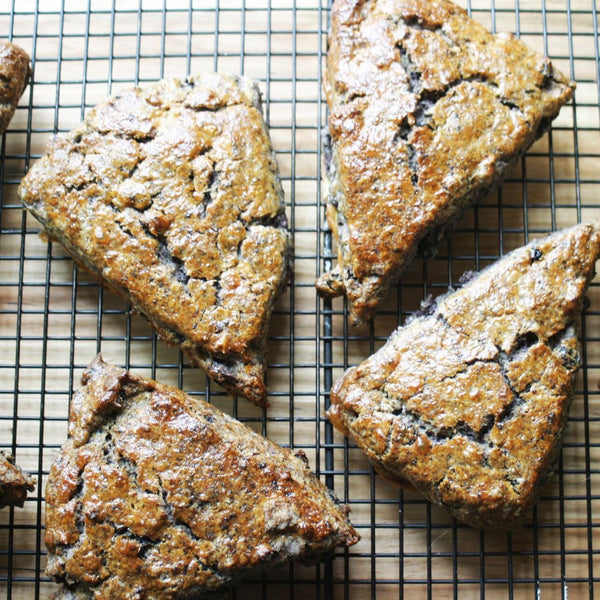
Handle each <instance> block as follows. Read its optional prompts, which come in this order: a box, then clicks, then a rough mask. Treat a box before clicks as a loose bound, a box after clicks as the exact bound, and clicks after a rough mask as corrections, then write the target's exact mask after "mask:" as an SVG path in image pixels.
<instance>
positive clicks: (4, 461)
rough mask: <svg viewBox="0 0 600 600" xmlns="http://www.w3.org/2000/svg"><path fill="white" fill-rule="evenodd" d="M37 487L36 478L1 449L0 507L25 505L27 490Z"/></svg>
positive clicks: (30, 490)
mask: <svg viewBox="0 0 600 600" xmlns="http://www.w3.org/2000/svg"><path fill="white" fill-rule="evenodd" d="M34 487H35V478H34V477H32V476H31V475H29V473H27V472H25V471H24V470H23V469H22V468H21V467H19V465H17V464H16V462H15V459H14V457H13V456H12V455H10V454H8V453H7V452H3V451H0V508H4V507H5V506H19V507H21V508H22V507H23V504H24V503H25V499H26V498H27V492H32V491H33V489H34Z"/></svg>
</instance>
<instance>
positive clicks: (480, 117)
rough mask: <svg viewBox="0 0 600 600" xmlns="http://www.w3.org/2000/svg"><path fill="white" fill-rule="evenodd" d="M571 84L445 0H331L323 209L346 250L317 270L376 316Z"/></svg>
mask: <svg viewBox="0 0 600 600" xmlns="http://www.w3.org/2000/svg"><path fill="white" fill-rule="evenodd" d="M573 87H574V84H573V83H570V82H569V81H568V80H567V79H566V78H565V77H564V76H563V75H562V74H561V73H559V72H558V71H557V70H556V69H554V67H553V66H552V63H551V62H550V61H549V60H548V59H547V58H545V57H543V56H540V55H538V54H536V53H535V52H532V51H531V50H530V49H529V48H527V46H525V45H524V44H523V43H521V42H520V41H519V40H517V39H516V38H514V37H513V36H508V35H497V36H494V35H492V34H490V33H489V32H488V31H486V30H485V28H484V27H483V26H482V25H480V24H479V23H477V22H475V21H473V20H472V19H470V18H469V17H468V15H467V13H466V12H465V11H464V10H463V9H461V8H459V7H458V6H456V5H454V4H452V3H451V2H448V1H445V0H433V1H431V0H385V1H384V0H335V2H334V4H333V8H332V13H331V32H330V35H329V49H328V53H327V70H326V73H325V79H324V89H325V94H326V97H327V103H328V106H329V111H330V116H329V131H328V134H327V135H326V144H325V146H326V147H325V153H324V156H325V161H324V162H325V174H326V178H327V179H328V180H329V181H328V182H329V194H328V207H327V218H328V222H329V225H330V227H331V230H332V232H333V235H334V237H335V238H336V240H337V244H338V263H337V266H336V267H335V268H334V269H333V270H332V271H331V272H329V273H325V274H324V275H323V276H322V277H321V278H320V279H319V281H318V282H317V288H318V290H319V291H320V293H321V294H323V295H325V296H337V295H341V294H344V293H345V294H346V295H347V297H348V300H349V303H350V311H351V319H352V322H353V323H355V324H356V323H360V322H363V321H366V320H368V319H370V318H371V317H372V316H373V314H374V312H375V310H376V308H377V305H378V303H379V302H380V300H381V299H382V298H383V297H384V296H385V295H386V294H387V293H388V291H389V289H390V287H391V286H392V285H394V284H395V283H396V282H397V281H398V279H399V278H400V276H401V274H402V272H403V271H404V270H405V268H406V267H407V266H408V265H409V263H410V262H411V261H412V259H413V258H414V256H415V254H416V253H417V251H418V250H421V251H423V252H424V251H425V250H426V249H427V248H428V247H431V246H432V245H433V244H435V243H436V242H437V241H438V238H439V237H440V235H441V234H442V232H443V230H444V229H445V228H448V227H449V226H450V225H451V223H452V222H453V221H455V220H456V219H457V218H458V217H459V216H460V215H461V213H462V212H463V210H464V209H465V208H466V207H467V206H469V205H470V204H471V203H473V202H474V201H476V200H478V199H479V198H480V197H481V196H483V195H484V194H485V193H486V192H488V191H489V190H490V188H492V187H493V186H495V185H497V184H498V183H499V182H500V180H501V178H502V176H503V174H504V173H505V172H506V170H507V167H509V166H510V165H512V164H513V163H514V162H516V160H517V159H518V158H519V157H520V156H521V155H522V154H523V153H524V152H525V150H526V149H527V148H528V147H529V146H530V145H531V144H532V142H533V141H534V140H535V139H536V138H537V137H539V136H540V135H542V133H543V132H544V131H545V130H546V129H547V128H548V126H549V124H550V122H551V121H552V119H554V117H556V115H557V114H558V112H559V110H560V108H561V106H562V105H563V104H564V103H565V102H567V101H568V100H569V99H570V98H571V95H572V88H573Z"/></svg>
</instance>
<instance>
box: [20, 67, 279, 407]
mask: <svg viewBox="0 0 600 600" xmlns="http://www.w3.org/2000/svg"><path fill="white" fill-rule="evenodd" d="M19 193H20V196H21V199H22V200H23V202H24V204H25V206H26V207H27V208H28V209H29V210H30V211H31V212H32V213H33V215H34V216H35V217H36V218H37V219H38V220H39V221H41V223H42V224H43V225H44V227H45V228H46V230H47V232H48V233H49V235H50V236H51V237H52V238H55V239H57V240H58V241H59V242H60V243H61V244H62V245H63V246H64V247H65V248H66V249H67V250H68V251H69V252H70V253H71V254H72V255H73V256H74V258H75V259H76V260H77V261H78V262H79V263H81V264H82V265H83V266H84V267H86V268H87V269H89V270H90V271H91V272H92V273H93V274H95V275H96V276H97V277H98V278H100V280H101V281H102V282H104V283H105V284H106V285H107V286H108V287H109V288H111V289H112V290H114V291H115V292H117V293H119V294H121V295H123V296H124V297H126V298H127V299H128V300H129V301H130V302H131V303H132V305H133V306H134V308H135V309H136V310H137V311H138V312H140V313H141V314H143V315H144V316H145V317H146V318H147V319H148V320H149V321H150V322H151V323H152V325H153V326H154V327H155V329H156V330H157V332H158V333H159V335H160V337H161V338H162V339H163V340H164V341H166V342H167V343H169V344H171V345H177V346H179V347H180V348H181V349H182V350H183V351H184V352H186V353H187V355H188V356H189V357H190V359H191V360H192V362H194V363H195V364H197V365H199V366H200V367H202V368H203V369H204V370H205V371H206V372H207V373H208V375H209V376H210V377H212V378H213V379H214V380H215V381H217V382H218V383H220V384H221V385H223V387H225V388H226V389H227V390H228V391H229V392H231V393H233V394H235V395H241V396H245V397H246V398H248V399H250V400H252V401H254V402H256V403H257V404H262V405H264V404H266V387H265V382H264V372H265V357H264V351H265V342H266V335H267V328H268V323H269V319H270V316H271V313H272V310H273V305H274V303H275V300H276V299H277V297H278V296H279V295H280V293H281V292H282V290H283V288H284V286H285V285H286V283H287V279H288V272H289V260H290V256H291V246H290V236H289V233H288V231H287V222H286V217H285V206H284V201H283V192H282V188H281V184H280V181H279V176H278V170H277V164H276V161H275V156H274V154H273V150H272V147H271V143H270V140H269V137H268V133H267V130H266V126H265V123H264V120H263V116H262V113H261V109H260V96H259V91H258V88H257V87H256V86H255V84H254V83H253V82H252V81H250V80H249V79H246V78H243V77H240V78H237V77H226V76H221V75H217V74H206V75H200V76H196V77H192V78H189V79H188V80H187V81H185V82H180V81H178V80H174V79H173V80H164V81H160V82H158V83H157V84H155V85H152V86H150V87H148V88H145V89H139V88H135V89H132V90H129V91H125V92H123V93H122V94H120V95H118V96H114V97H111V98H109V99H108V100H106V101H105V102H103V103H101V104H99V105H98V106H97V107H96V108H95V109H93V110H92V111H91V112H90V113H89V114H88V115H87V117H86V119H85V120H84V122H83V123H82V124H81V125H80V126H79V127H78V128H76V129H75V130H73V131H71V132H70V133H68V134H66V135H60V136H58V137H57V138H56V139H55V140H54V141H53V142H52V143H51V145H50V147H49V150H48V152H47V154H46V155H45V156H44V157H43V158H42V159H40V160H39V161H38V162H37V163H36V164H35V165H34V167H33V168H32V169H31V171H30V172H29V173H28V174H27V176H26V177H25V178H24V180H23V182H22V183H21V186H20V188H19Z"/></svg>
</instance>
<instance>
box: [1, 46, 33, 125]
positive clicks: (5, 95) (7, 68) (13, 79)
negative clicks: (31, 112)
mask: <svg viewBox="0 0 600 600" xmlns="http://www.w3.org/2000/svg"><path fill="white" fill-rule="evenodd" d="M30 77H31V65H30V63H29V55H28V54H27V52H25V50H23V48H21V47H19V46H17V45H16V44H11V43H10V42H6V41H0V81H1V82H2V85H1V86H0V134H2V133H4V132H5V131H6V128H7V127H8V124H9V123H10V120H11V119H12V118H13V115H14V114H15V109H16V108H17V104H18V103H19V99H20V98H21V96H22V95H23V92H24V91H25V88H26V87H27V82H28V81H29V79H30Z"/></svg>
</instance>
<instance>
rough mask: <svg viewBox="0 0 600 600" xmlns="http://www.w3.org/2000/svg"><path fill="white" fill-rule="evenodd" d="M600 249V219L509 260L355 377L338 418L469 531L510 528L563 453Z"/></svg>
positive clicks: (345, 384) (392, 471) (445, 302)
mask: <svg viewBox="0 0 600 600" xmlns="http://www.w3.org/2000/svg"><path fill="white" fill-rule="evenodd" d="M599 253H600V226H599V225H598V224H597V223H596V224H593V225H590V224H583V225H578V226H576V227H573V228H571V229H567V230H564V231H561V232H558V233H555V234H552V235H550V236H549V237H547V238H545V239H541V240H537V241H534V242H532V243H530V244H529V245H527V246H524V247H522V248H519V249H517V250H515V251H514V252H512V253H510V254H509V255H507V256H506V257H504V258H503V259H501V260H500V261H498V262H496V263H494V264H493V265H491V266H490V267H488V268H487V269H485V270H484V271H482V272H481V273H480V274H479V275H478V276H476V277H475V278H474V279H472V280H471V281H470V282H469V283H467V284H466V285H465V286H464V287H463V288H461V289H460V290H459V291H456V292H453V293H451V294H449V295H447V296H445V297H442V298H441V299H439V300H438V302H437V303H436V304H435V305H434V306H433V307H432V311H433V312H432V313H431V314H429V315H427V316H420V317H417V318H415V319H414V320H413V321H411V322H409V323H408V324H407V325H405V326H404V327H401V328H399V329H398V330H396V332H395V333H393V334H392V336H391V337H390V339H389V340H388V342H387V343H386V344H385V346H383V347H382V348H381V349H380V350H379V351H378V352H376V353H375V354H373V355H372V356H371V357H370V358H368V359H367V360H365V361H364V362H363V363H361V364H360V365H359V366H357V367H353V368H351V369H349V370H348V371H346V373H345V374H344V375H343V376H342V377H341V378H340V379H339V380H338V381H337V382H336V384H335V386H334V389H333V390H332V393H331V402H332V406H331V408H330V410H329V413H328V416H329V418H330V419H331V421H332V422H333V424H334V425H335V426H336V427H337V428H338V429H340V430H341V431H343V432H344V433H346V434H349V435H351V436H352V437H354V438H355V440H356V442H357V444H358V445H359V446H360V447H361V448H362V449H363V450H364V451H365V452H366V454H367V456H368V457H369V459H370V460H371V461H372V462H373V464H374V466H375V468H376V469H377V470H378V471H379V472H380V473H381V474H382V475H383V476H385V477H387V478H389V479H391V480H393V481H394V480H395V481H398V480H400V479H404V480H408V481H409V482H411V483H412V484H413V485H414V486H415V487H416V488H417V489H418V490H419V491H420V492H421V493H423V494H424V495H425V496H426V497H427V498H428V499H429V500H431V501H432V502H435V503H437V504H440V505H442V506H444V507H446V508H447V509H448V510H449V511H450V512H451V513H452V514H453V515H454V516H455V517H456V518H458V519H460V520H461V521H464V522H465V523H467V524H469V525H472V526H476V527H490V528H510V527H512V526H514V525H515V524H516V523H518V522H519V520H520V519H521V518H522V517H523V515H524V514H525V513H526V512H527V510H528V509H529V508H530V507H531V506H532V504H533V503H534V502H535V500H536V499H537V497H538V495H539V493H540V490H541V488H542V486H543V485H544V483H545V481H546V480H547V478H548V476H549V475H550V473H551V472H552V469H553V466H554V463H555V460H556V457H557V455H558V452H559V448H560V439H561V435H562V432H563V429H564V427H565V425H566V421H567V417H568V410H569V406H570V403H571V400H572V391H573V385H574V380H575V373H576V371H577V369H578V367H579V362H580V357H579V345H578V340H577V333H576V332H577V327H576V324H577V322H578V319H579V315H580V312H581V310H582V306H583V299H584V294H585V291H586V289H587V286H588V285H589V282H590V280H591V279H592V277H593V274H594V265H595V262H596V260H597V259H598V255H599Z"/></svg>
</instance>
